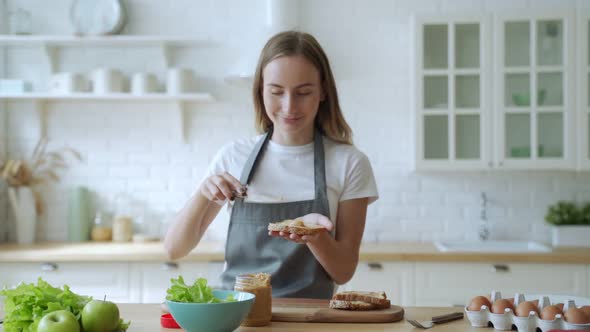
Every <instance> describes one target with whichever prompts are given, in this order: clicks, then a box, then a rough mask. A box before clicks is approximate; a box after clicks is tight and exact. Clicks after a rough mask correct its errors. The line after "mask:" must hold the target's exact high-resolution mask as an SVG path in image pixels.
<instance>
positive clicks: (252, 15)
mask: <svg viewBox="0 0 590 332" xmlns="http://www.w3.org/2000/svg"><path fill="white" fill-rule="evenodd" d="M70 2H71V1H69V0H67V1H66V0H60V1H53V2H51V5H49V4H48V2H47V1H45V0H18V1H16V0H8V1H7V8H8V9H11V8H14V7H15V5H16V3H18V4H19V6H21V7H23V8H27V9H30V10H31V11H32V17H33V32H34V33H43V34H66V33H69V32H70V27H69V23H68V20H67V15H68V6H69V4H70ZM125 3H126V5H127V8H128V12H129V22H128V25H127V27H126V29H125V33H129V34H162V35H171V34H181V35H186V36H191V37H195V38H211V39H213V40H216V41H218V42H219V44H220V45H218V46H217V47H213V48H209V49H204V50H196V51H183V52H180V53H179V54H177V56H176V59H175V61H177V62H178V63H179V64H180V65H182V66H186V67H190V68H192V69H193V70H194V71H195V73H196V74H197V77H198V78H199V81H198V84H199V86H200V87H202V90H204V91H209V92H212V93H213V94H214V95H215V97H216V98H217V99H218V100H219V102H217V103H213V104H203V105H201V104H189V105H190V106H189V108H188V111H187V120H186V121H187V123H186V127H187V133H188V141H187V144H184V143H182V142H180V141H179V140H178V139H177V137H178V130H179V127H178V125H177V118H176V116H177V115H176V113H174V111H173V108H172V107H170V106H169V105H168V106H167V105H165V104H159V103H145V104H140V103H118V102H105V101H101V102H95V103H92V102H72V101H68V102H52V103H49V104H48V111H49V112H48V134H49V136H50V137H51V139H52V140H51V146H50V147H53V148H58V147H61V146H64V145H68V146H71V147H73V148H75V149H77V150H79V151H80V152H81V153H82V154H83V156H84V159H85V160H84V162H83V163H80V164H73V165H72V167H71V168H70V169H68V170H67V171H66V172H64V173H63V175H64V176H63V180H62V182H61V183H59V184H58V185H53V186H51V187H49V188H47V189H46V190H45V191H44V193H43V196H44V197H45V201H46V206H47V209H46V210H47V212H46V214H45V215H44V216H43V217H42V218H41V220H40V223H39V230H38V237H39V239H40V240H65V239H66V238H67V225H66V223H67V222H66V220H67V197H68V196H67V193H68V188H69V187H71V186H72V185H85V186H88V187H89V188H90V189H91V190H92V191H93V192H94V193H95V194H96V195H95V198H96V202H97V206H98V208H99V209H104V210H110V211H112V210H113V209H114V206H113V204H112V199H113V197H114V195H116V194H117V193H126V194H127V195H128V196H129V197H130V198H132V199H133V200H134V201H135V202H136V203H137V204H138V206H140V207H141V208H143V209H145V211H146V215H147V216H148V217H149V218H148V219H149V220H151V221H156V220H160V219H162V218H163V219H165V218H166V217H169V216H170V214H171V213H172V212H173V211H175V210H177V209H179V208H180V207H181V206H182V205H183V204H184V202H185V201H186V199H187V198H188V197H189V195H190V194H191V193H192V192H193V191H194V190H195V188H196V187H197V186H198V184H199V182H200V181H201V179H202V176H203V174H204V172H205V170H206V168H207V165H208V163H209V161H210V160H211V158H212V156H213V155H214V153H215V152H216V151H217V150H218V149H219V148H220V147H221V146H222V145H223V144H224V143H227V142H229V141H231V140H233V139H235V138H238V137H247V136H250V135H253V134H254V129H253V117H252V111H251V105H250V91H249V88H246V87H242V86H238V85H230V84H226V83H224V81H223V77H224V75H225V74H228V73H230V72H231V71H232V69H234V66H235V65H236V63H237V62H238V61H237V59H236V55H237V54H252V50H248V48H247V47H246V46H244V45H241V44H240V41H242V40H248V37H249V36H248V35H247V31H250V29H251V28H252V27H260V26H261V25H262V24H264V19H265V12H264V1H242V0H221V1H219V0H209V1H205V0H200V1H194V0H183V1H181V0H175V1H174V2H173V3H168V2H162V1H159V0H127V1H125ZM300 5H301V14H300V25H301V27H302V29H303V30H306V31H309V32H312V33H313V34H314V35H315V36H316V37H317V38H318V39H319V41H320V42H321V43H322V45H323V46H324V47H325V49H326V51H327V53H328V54H329V56H330V58H331V62H332V65H333V69H334V72H335V75H336V78H337V81H338V82H337V83H338V88H339V95H340V97H341V104H342V107H343V109H344V112H345V115H346V117H347V119H348V121H349V123H350V125H351V126H352V128H353V130H354V133H355V143H356V145H357V146H358V147H359V148H360V149H361V150H363V151H364V152H365V153H366V154H367V155H368V156H369V158H370V160H371V162H372V164H373V168H374V171H375V174H376V177H377V182H378V185H379V191H380V195H381V198H380V199H379V200H378V201H377V202H376V203H374V204H373V205H371V206H370V208H369V214H368V218H367V227H366V231H365V241H383V242H385V241H429V240H432V239H455V238H469V237H473V236H474V229H475V226H476V225H477V221H478V218H479V214H480V210H479V195H480V192H481V191H485V192H486V193H487V195H488V198H489V204H488V207H489V210H488V218H489V220H490V222H491V225H492V237H495V238H531V239H535V240H541V241H548V240H549V232H548V228H547V226H546V225H545V223H544V221H543V215H544V213H545V211H546V208H547V205H548V204H551V203H554V202H555V201H557V200H559V199H580V200H590V174H588V173H574V172H526V171H522V172H497V171H496V172H461V173H451V174H448V173H425V174H422V173H416V172H414V171H413V170H412V169H413V160H414V156H413V151H414V139H413V137H414V131H413V127H412V126H413V115H412V106H411V100H410V94H411V91H412V89H411V86H410V83H409V82H411V79H410V78H411V77H410V75H411V47H410V45H411V39H410V38H411V15H412V14H414V13H423V12H424V13H426V12H430V13H436V12H456V11H471V12H472V11H482V12H484V11H486V12H493V11H499V10H506V9H516V8H518V9H526V8H533V7H534V8H539V7H548V8H552V7H556V6H561V7H569V8H573V7H575V8H578V9H582V8H587V9H590V1H584V0H577V1H573V0H572V1H563V0H553V1H546V0H544V1H541V0H529V1H526V0H486V1H483V0H482V1H475V0H473V1H468V0H461V1H459V0H419V1H418V0H413V1H409V0H397V1H392V0H381V1H377V0H372V1H370V6H369V4H368V2H366V1H361V0H354V1H353V0H345V1H343V0H322V1H315V0H305V1H303V0H301V1H300ZM242 44H243V43H242ZM248 51H249V52H248ZM101 52H102V53H101ZM6 57H7V59H6V60H7V61H6V63H7V68H6V70H7V75H8V77H19V76H22V75H25V76H27V77H30V78H31V79H32V80H33V81H34V83H36V87H37V88H39V84H41V82H44V80H46V78H47V77H46V75H47V67H46V64H45V63H44V58H43V54H42V53H41V51H40V50H39V49H29V50H19V51H9V52H7V53H6ZM60 59H61V60H62V61H61V63H60V64H59V68H60V70H63V71H66V70H67V71H82V72H87V71H89V70H90V69H92V68H93V67H95V66H97V65H111V66H116V67H117V68H119V69H121V70H122V71H124V72H125V73H126V74H130V73H133V72H136V71H140V70H149V71H153V72H155V73H157V74H158V76H159V79H160V80H162V78H163V73H164V69H163V67H162V64H161V62H160V58H159V54H158V53H157V51H154V50H149V49H139V50H138V49H124V50H108V49H107V50H104V49H103V50H102V51H101V50H94V51H93V52H90V51H81V50H79V49H78V50H76V49H64V50H63V52H62V53H61V56H60ZM5 106H6V109H7V111H5V112H2V113H0V130H1V132H0V155H4V154H5V153H4V152H3V150H4V148H3V147H4V146H6V154H7V155H8V156H9V157H12V158H16V157H21V156H23V155H27V156H28V155H29V154H30V151H31V150H32V148H33V146H34V144H35V143H36V137H37V135H38V119H37V113H36V112H35V109H34V104H33V103H32V102H30V101H19V102H8V103H6V105H5ZM3 122H5V123H3ZM0 189H1V195H0V211H1V212H2V215H0V220H2V221H3V224H1V225H0V229H3V233H4V239H14V231H13V228H14V225H13V222H12V218H11V213H10V212H9V209H8V205H7V203H6V197H5V196H6V194H5V190H4V187H0ZM226 227H227V215H226V214H225V213H222V214H220V216H219V218H218V220H216V221H215V222H214V223H213V224H212V226H211V229H210V231H209V232H208V235H207V236H208V238H210V239H221V240H223V239H225V230H226ZM529 234H530V236H529ZM0 240H2V237H0Z"/></svg>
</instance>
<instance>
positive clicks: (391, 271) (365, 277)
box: [339, 262, 414, 306]
mask: <svg viewBox="0 0 590 332" xmlns="http://www.w3.org/2000/svg"><path fill="white" fill-rule="evenodd" d="M339 290H349V291H352V290H356V291H385V293H386V294H387V297H388V298H390V299H391V303H392V304H396V305H402V306H411V305H414V272H413V264H409V263H393V262H370V263H367V262H360V263H359V265H358V266H357V269H356V272H355V274H354V276H353V278H352V279H351V280H350V281H349V282H348V283H346V284H345V285H342V286H341V287H340V288H339Z"/></svg>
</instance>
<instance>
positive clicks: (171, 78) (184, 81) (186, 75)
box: [166, 68, 193, 95]
mask: <svg viewBox="0 0 590 332" xmlns="http://www.w3.org/2000/svg"><path fill="white" fill-rule="evenodd" d="M192 83H193V72H192V70H190V69H187V68H170V69H168V73H167V77H166V92H167V93H168V94H173V95H174V94H181V93H187V92H190V90H191V86H192Z"/></svg>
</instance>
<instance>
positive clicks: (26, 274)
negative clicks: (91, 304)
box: [0, 262, 139, 302]
mask: <svg viewBox="0 0 590 332" xmlns="http://www.w3.org/2000/svg"><path fill="white" fill-rule="evenodd" d="M129 276H130V274H129V264H127V263H51V262H47V263H2V264H0V287H3V286H6V287H9V288H11V287H15V286H16V285H17V284H18V283H19V282H26V283H35V284H36V283H37V279H38V278H39V277H41V278H43V280H45V281H47V282H48V283H50V284H51V285H52V286H54V287H62V286H63V285H68V286H70V289H71V290H72V291H73V292H74V293H77V294H81V295H89V296H92V297H93V298H97V299H102V298H104V296H105V295H106V297H107V299H109V300H111V301H114V302H138V301H139V298H138V297H136V296H133V293H134V292H133V287H135V286H134V285H132V284H131V282H130V278H129Z"/></svg>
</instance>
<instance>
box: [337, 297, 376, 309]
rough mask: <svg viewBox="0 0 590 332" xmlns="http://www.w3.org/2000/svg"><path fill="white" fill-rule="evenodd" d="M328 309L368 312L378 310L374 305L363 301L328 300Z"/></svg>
mask: <svg viewBox="0 0 590 332" xmlns="http://www.w3.org/2000/svg"><path fill="white" fill-rule="evenodd" d="M330 308H332V309H340V310H353V311H368V310H375V309H379V307H378V306H377V305H376V304H373V303H367V302H363V301H341V300H330Z"/></svg>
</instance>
